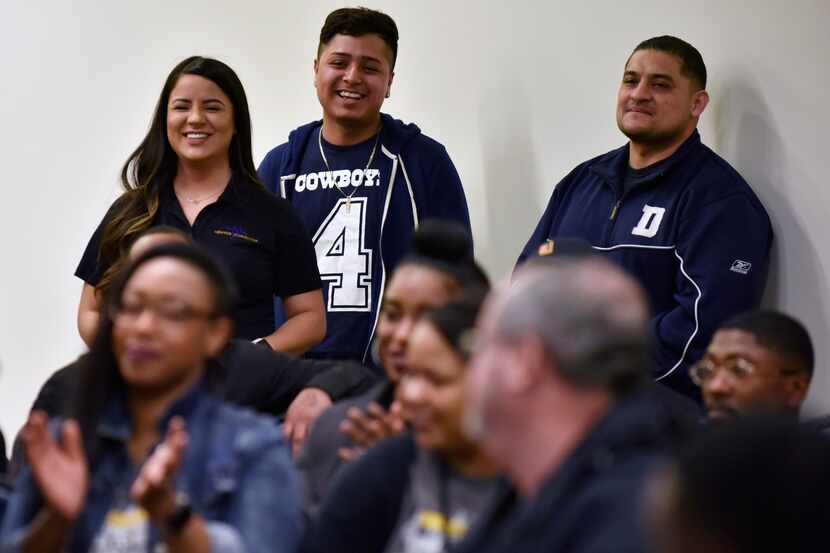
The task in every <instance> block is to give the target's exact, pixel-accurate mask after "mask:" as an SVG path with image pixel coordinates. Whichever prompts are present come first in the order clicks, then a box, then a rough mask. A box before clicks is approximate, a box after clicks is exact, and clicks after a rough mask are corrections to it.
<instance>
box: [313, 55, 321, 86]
mask: <svg viewBox="0 0 830 553" xmlns="http://www.w3.org/2000/svg"><path fill="white" fill-rule="evenodd" d="M318 67H320V60H318V59H317V58H314V64H313V72H312V75H314V88H317V68H318Z"/></svg>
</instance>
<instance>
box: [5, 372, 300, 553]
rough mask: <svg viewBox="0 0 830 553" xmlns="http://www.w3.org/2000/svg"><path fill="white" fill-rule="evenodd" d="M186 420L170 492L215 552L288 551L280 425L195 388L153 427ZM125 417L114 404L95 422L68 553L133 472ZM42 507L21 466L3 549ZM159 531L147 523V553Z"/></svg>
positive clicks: (291, 521)
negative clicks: (185, 501)
mask: <svg viewBox="0 0 830 553" xmlns="http://www.w3.org/2000/svg"><path fill="white" fill-rule="evenodd" d="M176 415H178V416H181V417H183V418H184V419H185V421H186V428H187V434H188V445H187V449H186V450H185V457H184V459H183V462H182V465H181V467H180V468H179V471H178V473H177V476H176V486H177V491H179V492H184V493H186V494H187V496H188V497H189V499H190V502H191V505H192V508H193V512H194V513H198V514H199V515H201V516H202V517H203V518H204V519H205V521H206V526H207V531H208V533H209V535H210V541H211V551H212V552H217V553H220V552H221V553H243V552H244V553H265V552H266V551H267V552H269V553H292V552H293V551H295V550H296V549H297V544H298V541H299V538H300V534H301V530H302V517H301V511H300V494H299V485H298V481H297V477H296V474H295V472H294V467H293V465H292V463H291V460H290V457H289V455H288V449H287V447H286V445H285V443H284V441H283V439H282V433H281V431H280V429H279V427H278V426H277V425H276V424H274V423H273V422H271V421H269V420H267V419H265V418H264V417H260V416H258V415H255V414H254V413H253V412H252V411H247V410H244V409H241V408H238V407H233V406H230V405H227V404H224V403H222V402H221V401H219V400H217V399H215V398H214V397H212V396H211V395H210V394H209V393H208V392H207V390H206V388H205V386H204V384H198V385H196V386H195V387H194V388H193V389H191V390H190V391H189V392H188V393H187V394H185V395H184V396H183V397H182V398H180V399H179V400H178V401H177V402H176V403H175V404H174V405H173V406H172V407H171V408H170V410H169V412H168V413H167V414H166V415H165V416H164V417H163V418H162V420H161V421H160V422H159V431H160V433H161V435H162V436H163V435H164V433H165V431H166V429H167V425H168V423H169V421H170V419H171V418H172V417H173V416H176ZM130 428H131V424H130V416H129V414H128V411H127V408H126V404H125V402H124V401H123V399H122V400H118V401H113V402H112V403H111V404H110V406H109V408H108V409H107V410H106V411H105V414H104V416H102V417H101V421H100V423H99V425H98V436H99V437H100V438H101V442H100V443H101V446H100V450H99V454H98V455H96V459H97V460H96V461H95V463H94V466H92V467H91V468H90V482H89V492H88V495H87V498H86V504H85V507H84V510H83V512H82V513H81V515H80V517H79V518H78V520H77V521H76V522H75V525H74V527H73V530H72V534H71V536H70V538H69V543H68V548H67V551H68V552H71V553H76V552H77V553H80V552H86V551H88V550H89V549H90V547H91V546H92V544H93V541H94V539H95V537H96V535H97V534H98V532H99V531H100V530H101V529H102V526H103V524H104V521H105V519H106V516H107V513H108V512H109V511H110V509H111V508H112V507H113V505H114V502H115V500H116V498H117V497H116V495H117V493H124V490H129V488H130V485H131V483H132V478H133V476H134V474H135V471H136V468H135V467H134V466H133V464H132V462H131V460H130V458H129V454H128V452H127V442H128V440H129V436H130ZM42 504H43V500H42V497H41V495H40V492H39V490H38V488H37V484H36V482H35V480H34V477H33V475H32V472H31V470H30V468H29V467H26V468H25V469H24V471H23V472H22V473H21V475H20V477H19V478H18V481H17V484H16V486H15V490H14V492H13V495H12V497H11V498H10V500H9V505H8V508H7V511H6V517H5V520H4V521H3V526H2V533H0V540H1V542H2V551H3V553H6V552H16V551H20V548H21V545H22V543H23V539H24V537H25V535H26V532H27V530H28V528H27V527H28V525H29V523H30V522H31V521H32V520H33V519H34V517H35V516H36V514H37V512H38V511H39V509H40V508H41V506H42ZM159 542H160V538H159V534H158V530H157V529H156V528H155V527H153V526H150V534H149V536H148V549H149V551H148V553H150V552H155V551H156V550H157V544H159Z"/></svg>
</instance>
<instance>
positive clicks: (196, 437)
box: [0, 244, 301, 553]
mask: <svg viewBox="0 0 830 553" xmlns="http://www.w3.org/2000/svg"><path fill="white" fill-rule="evenodd" d="M233 296H234V294H233V292H232V290H231V286H230V285H229V283H228V279H227V277H226V276H225V274H224V272H223V271H222V270H221V269H220V268H219V267H218V266H217V265H216V264H215V263H214V262H213V261H212V259H211V258H210V257H209V256H208V255H207V254H205V253H203V252H202V251H201V250H199V249H196V248H194V247H193V246H189V245H183V244H170V245H165V246H161V247H158V248H155V249H152V250H150V251H148V252H147V253H145V254H144V255H142V256H140V257H139V258H138V259H136V260H135V261H134V262H133V263H132V264H131V265H129V266H128V267H127V268H126V269H125V271H124V273H123V274H122V275H121V276H120V277H119V278H118V279H117V280H116V282H115V283H114V284H113V287H112V289H111V293H110V294H109V296H108V298H109V300H108V301H107V303H106V305H105V309H104V311H103V313H102V317H103V318H102V322H101V328H100V330H99V331H98V333H97V335H96V339H95V342H94V344H93V347H92V350H91V351H90V354H89V355H88V356H86V357H85V358H84V359H85V361H84V362H85V366H84V367H83V376H82V380H83V382H82V385H81V386H80V387H79V397H78V398H77V402H76V404H75V414H74V417H73V419H72V420H67V421H65V422H63V423H62V424H59V423H60V421H54V423H53V424H52V425H47V422H48V421H47V420H46V417H45V414H44V413H43V412H37V411H35V412H33V413H32V415H31V416H30V418H29V421H28V423H27V425H26V427H25V428H24V430H23V432H22V440H23V443H24V448H25V451H26V457H27V459H28V462H29V465H28V466H27V467H26V468H25V469H24V472H23V473H22V474H21V476H20V478H19V479H18V481H17V485H16V488H15V491H14V494H13V496H12V498H11V499H10V502H9V506H8V509H7V512H6V518H5V520H4V523H3V530H2V538H0V539H2V549H3V550H4V551H5V550H6V549H5V548H7V547H8V548H10V549H14V550H20V551H23V552H26V553H59V552H63V551H68V552H71V553H76V552H78V553H80V552H87V551H92V552H94V553H104V552H121V553H146V552H147V551H156V549H155V547H156V546H157V544H160V543H164V544H165V545H166V546H167V551H169V552H170V553H179V552H187V553H201V552H205V553H207V552H208V551H211V552H217V551H219V552H227V553H231V552H233V553H236V552H246V553H259V552H262V553H265V552H266V551H268V552H275V551H276V552H284V553H290V552H291V551H294V549H295V546H296V543H297V538H298V535H299V532H300V525H301V524H300V522H301V520H300V500H299V495H298V489H297V482H296V479H295V476H294V471H293V467H292V466H291V462H290V460H289V455H288V450H287V447H286V446H285V444H284V442H283V440H282V437H281V435H280V431H279V429H278V427H277V426H276V425H275V424H273V422H271V421H268V420H266V419H264V418H260V417H258V416H256V415H254V414H253V413H252V412H249V411H245V410H242V409H239V408H236V407H231V406H229V405H226V404H224V403H222V402H220V401H219V400H217V399H215V397H214V396H213V395H212V393H211V387H212V385H213V382H212V378H211V377H212V373H213V370H214V365H213V363H212V361H211V358H212V357H214V356H215V355H217V354H218V353H219V352H220V351H221V350H222V348H223V347H224V346H225V344H226V343H227V341H228V339H229V337H230V336H231V334H232V329H233V322H232V319H231V316H230V315H231V311H232V307H233V304H234V301H233ZM53 435H58V437H57V438H55V437H53Z"/></svg>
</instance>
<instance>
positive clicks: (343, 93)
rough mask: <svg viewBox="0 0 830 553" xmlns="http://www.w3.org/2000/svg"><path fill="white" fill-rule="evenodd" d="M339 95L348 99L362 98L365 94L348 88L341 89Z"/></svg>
mask: <svg viewBox="0 0 830 553" xmlns="http://www.w3.org/2000/svg"><path fill="white" fill-rule="evenodd" d="M337 95H338V96H340V97H341V98H346V99H348V100H360V99H361V98H363V96H364V95H363V94H359V93H357V92H350V91H348V90H340V91H338V92H337Z"/></svg>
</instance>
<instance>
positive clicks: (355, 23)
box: [317, 8, 398, 69]
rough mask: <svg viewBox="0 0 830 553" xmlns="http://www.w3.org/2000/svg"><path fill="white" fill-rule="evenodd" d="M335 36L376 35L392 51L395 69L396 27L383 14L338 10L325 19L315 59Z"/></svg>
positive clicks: (359, 9)
mask: <svg viewBox="0 0 830 553" xmlns="http://www.w3.org/2000/svg"><path fill="white" fill-rule="evenodd" d="M335 35H348V36H363V35H378V36H380V38H382V39H383V42H385V43H386V45H387V46H388V47H389V49H390V50H392V64H391V69H395V61H396V60H397V59H398V26H397V25H395V20H394V19H392V18H391V17H389V16H388V15H386V14H385V13H383V12H379V11H377V10H370V9H369V8H340V9H339V10H334V11H333V12H331V13H330V14H329V15H328V17H326V21H325V23H323V28H322V29H320V44H319V45H318V46H317V57H318V58H319V57H320V52H322V51H323V48H324V47H325V46H326V44H328V43H329V41H330V40H331V39H332V38H334V36H335Z"/></svg>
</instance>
